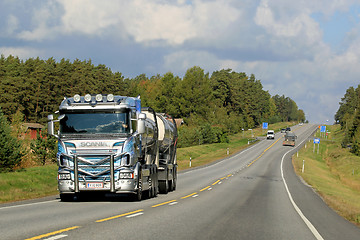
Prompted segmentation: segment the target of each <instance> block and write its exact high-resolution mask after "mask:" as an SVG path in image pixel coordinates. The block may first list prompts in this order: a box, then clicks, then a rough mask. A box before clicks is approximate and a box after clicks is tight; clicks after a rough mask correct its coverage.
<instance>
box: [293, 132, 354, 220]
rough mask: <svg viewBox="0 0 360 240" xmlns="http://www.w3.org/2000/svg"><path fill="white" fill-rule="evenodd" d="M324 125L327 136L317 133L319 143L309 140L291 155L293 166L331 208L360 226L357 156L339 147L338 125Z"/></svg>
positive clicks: (341, 134)
mask: <svg viewBox="0 0 360 240" xmlns="http://www.w3.org/2000/svg"><path fill="white" fill-rule="evenodd" d="M327 129H328V130H329V131H330V133H329V134H328V136H327V137H326V136H325V137H324V136H320V133H319V132H317V133H316V137H318V138H320V144H319V146H318V145H317V144H315V145H316V146H315V148H314V143H313V142H312V141H311V142H308V143H306V147H305V146H304V147H303V148H302V149H301V150H300V151H299V154H298V156H297V155H294V156H293V165H294V169H295V171H296V173H297V174H298V175H299V176H301V177H302V178H303V179H304V180H305V181H306V182H307V183H308V184H309V185H311V186H312V187H313V188H314V189H315V190H316V191H317V192H318V193H319V194H320V196H321V197H322V198H323V199H324V201H325V202H326V203H327V204H328V205H329V206H330V207H331V208H332V209H334V210H335V211H336V212H337V213H338V214H339V215H341V216H343V217H344V218H346V219H348V220H349V221H351V222H353V223H355V224H356V225H358V226H360V157H357V156H355V155H353V154H351V153H350V152H349V151H348V150H347V149H343V148H342V147H341V145H340V144H341V140H342V138H343V132H342V131H341V130H340V126H339V125H334V126H327ZM318 147H319V148H318ZM303 162H304V172H302V169H303Z"/></svg>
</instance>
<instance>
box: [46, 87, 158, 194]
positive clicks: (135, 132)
mask: <svg viewBox="0 0 360 240" xmlns="http://www.w3.org/2000/svg"><path fill="white" fill-rule="evenodd" d="M58 114H59V117H58V120H54V119H53V116H52V115H50V116H48V120H49V123H48V131H49V134H52V135H55V134H54V122H59V131H58V134H57V135H55V136H56V137H57V138H58V153H57V160H58V165H59V169H58V188H59V192H60V198H61V200H63V201H68V200H71V199H73V198H74V196H77V195H80V193H85V192H105V193H106V192H109V193H126V194H132V195H134V196H135V197H136V199H137V200H141V198H142V194H143V192H147V193H148V194H149V196H150V197H152V196H155V195H156V194H157V192H158V185H157V172H158V170H157V166H156V163H155V161H156V158H157V154H158V150H157V146H158V130H157V126H156V123H155V122H154V121H152V120H151V119H150V118H146V115H145V114H144V113H141V101H140V99H139V98H133V97H124V96H113V95H112V94H109V95H101V94H97V95H89V94H87V95H85V96H80V95H75V96H74V97H71V98H65V99H64V100H63V101H62V103H61V104H60V106H59V111H58ZM150 114H153V115H154V116H155V112H154V111H152V112H151V113H150Z"/></svg>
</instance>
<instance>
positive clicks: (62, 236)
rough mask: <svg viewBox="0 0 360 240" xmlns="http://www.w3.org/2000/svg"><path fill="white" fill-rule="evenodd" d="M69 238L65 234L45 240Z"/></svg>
mask: <svg viewBox="0 0 360 240" xmlns="http://www.w3.org/2000/svg"><path fill="white" fill-rule="evenodd" d="M67 236H68V235H65V234H61V235H55V236H53V237H49V238H45V239H44V240H56V239H60V238H64V237H67Z"/></svg>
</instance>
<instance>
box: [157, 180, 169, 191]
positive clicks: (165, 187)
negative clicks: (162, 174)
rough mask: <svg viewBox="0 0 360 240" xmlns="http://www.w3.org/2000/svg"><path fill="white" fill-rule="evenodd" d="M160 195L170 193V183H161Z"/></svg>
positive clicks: (166, 181)
mask: <svg viewBox="0 0 360 240" xmlns="http://www.w3.org/2000/svg"><path fill="white" fill-rule="evenodd" d="M159 190H160V193H163V194H167V193H168V192H169V181H168V180H165V181H159Z"/></svg>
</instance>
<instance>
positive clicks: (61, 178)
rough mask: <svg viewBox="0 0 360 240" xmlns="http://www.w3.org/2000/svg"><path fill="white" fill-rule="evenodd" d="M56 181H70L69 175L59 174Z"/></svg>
mask: <svg viewBox="0 0 360 240" xmlns="http://www.w3.org/2000/svg"><path fill="white" fill-rule="evenodd" d="M58 179H59V180H71V176H70V173H59V174H58Z"/></svg>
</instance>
